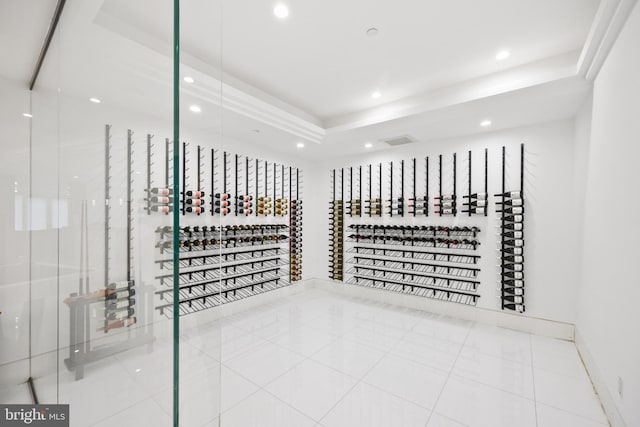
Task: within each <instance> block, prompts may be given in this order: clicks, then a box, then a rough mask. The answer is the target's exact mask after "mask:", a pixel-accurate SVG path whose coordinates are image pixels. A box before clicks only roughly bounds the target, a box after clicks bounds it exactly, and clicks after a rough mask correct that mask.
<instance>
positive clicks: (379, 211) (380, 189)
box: [378, 163, 384, 217]
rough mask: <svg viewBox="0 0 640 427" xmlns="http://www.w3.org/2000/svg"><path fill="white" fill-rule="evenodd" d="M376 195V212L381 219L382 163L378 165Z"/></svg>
mask: <svg viewBox="0 0 640 427" xmlns="http://www.w3.org/2000/svg"><path fill="white" fill-rule="evenodd" d="M378 194H379V197H380V206H379V210H378V216H380V217H382V207H383V206H384V205H383V204H382V163H380V165H379V171H378Z"/></svg>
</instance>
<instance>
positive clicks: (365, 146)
mask: <svg viewBox="0 0 640 427" xmlns="http://www.w3.org/2000/svg"><path fill="white" fill-rule="evenodd" d="M371 147H373V144H372V143H370V142H367V143H366V144H364V148H371Z"/></svg>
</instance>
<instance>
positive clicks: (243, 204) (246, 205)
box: [238, 202, 253, 208]
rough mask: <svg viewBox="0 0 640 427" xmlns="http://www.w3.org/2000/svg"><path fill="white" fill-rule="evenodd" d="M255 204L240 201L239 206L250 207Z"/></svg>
mask: <svg viewBox="0 0 640 427" xmlns="http://www.w3.org/2000/svg"><path fill="white" fill-rule="evenodd" d="M252 205H253V203H251V202H238V207H239V208H250V207H251V206H252Z"/></svg>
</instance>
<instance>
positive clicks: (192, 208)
mask: <svg viewBox="0 0 640 427" xmlns="http://www.w3.org/2000/svg"><path fill="white" fill-rule="evenodd" d="M185 210H186V211H187V212H193V213H197V214H199V213H202V212H204V210H203V209H202V208H201V207H199V206H187V208H186V209H185Z"/></svg>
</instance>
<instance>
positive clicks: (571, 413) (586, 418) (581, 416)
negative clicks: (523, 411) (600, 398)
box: [538, 402, 610, 426]
mask: <svg viewBox="0 0 640 427" xmlns="http://www.w3.org/2000/svg"><path fill="white" fill-rule="evenodd" d="M538 403H539V404H540V405H541V406H547V407H549V408H553V409H555V410H557V411H561V412H564V413H565V414H569V415H573V416H574V417H578V418H581V419H583V420H586V421H591V422H594V423H596V424H602V425H603V426H609V425H610V424H609V419H608V418H607V417H606V414H605V419H606V421H605V422H602V421H600V420H596V419H595V418H591V417H588V416H586V415H584V414H577V413H575V412H571V411H568V410H566V409H565V408H559V407H557V406H554V405H550V404H548V403H544V402H538Z"/></svg>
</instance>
